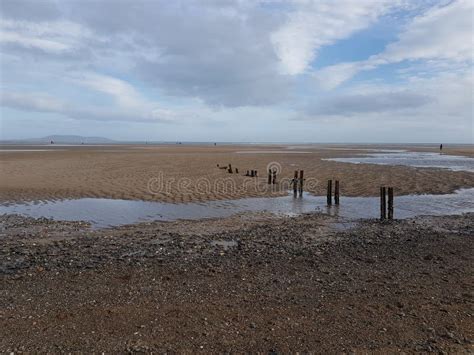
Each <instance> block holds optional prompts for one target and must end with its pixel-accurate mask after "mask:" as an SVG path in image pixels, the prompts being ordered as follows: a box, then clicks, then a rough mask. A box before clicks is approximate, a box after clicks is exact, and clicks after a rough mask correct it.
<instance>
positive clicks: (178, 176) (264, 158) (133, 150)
mask: <svg viewBox="0 0 474 355" xmlns="http://www.w3.org/2000/svg"><path fill="white" fill-rule="evenodd" d="M21 149H24V150H25V151H20V150H21ZM377 149H382V150H383V149H398V150H400V149H407V150H410V151H422V152H433V153H438V152H439V150H438V147H437V146H428V145H419V146H399V145H397V146H375V145H367V146H363V145H358V146H350V145H325V146H324V145H301V146H297V145H292V146H288V145H286V146H282V145H271V146H270V145H254V146H252V145H234V146H232V145H218V146H213V145H199V146H193V145H158V146H153V145H141V146H134V145H104V146H59V145H58V146H29V147H16V146H3V147H2V149H1V150H2V151H1V152H0V201H3V202H7V201H33V200H52V199H66V198H81V197H100V198H114V199H133V200H155V201H165V202H174V203H181V202H191V201H207V200H224V199H236V198H241V197H256V196H272V195H273V196H279V195H282V194H285V193H286V191H287V189H288V188H289V181H290V180H291V179H292V178H293V173H294V170H304V174H305V178H306V179H307V180H306V184H305V191H308V192H310V193H312V194H317V195H324V194H325V193H326V181H327V180H328V179H337V180H340V182H341V194H342V195H346V196H377V194H378V193H379V186H381V185H387V186H393V187H394V188H395V191H396V194H397V195H406V194H425V193H434V194H442V193H449V192H453V191H454V190H456V189H458V188H462V187H474V173H470V172H463V171H457V172H454V171H448V170H444V169H434V168H424V169H420V168H413V167H406V166H383V165H374V164H347V163H340V162H335V161H328V160H324V159H330V158H337V157H351V156H358V155H359V154H364V153H373V152H374V151H377ZM9 150H11V151H9ZM443 153H444V154H453V155H465V156H470V157H473V156H474V147H472V146H460V147H453V148H449V147H445V149H444V150H443ZM217 164H219V165H220V166H221V167H222V166H227V165H228V164H231V165H232V167H233V169H234V173H233V174H229V173H227V171H226V170H225V169H219V168H218V167H217ZM268 167H272V168H277V169H278V175H277V185H275V186H268V185H267V171H268ZM235 168H237V169H238V170H239V173H235ZM247 170H257V171H258V174H259V177H258V178H251V177H246V176H245V173H246V171H247Z"/></svg>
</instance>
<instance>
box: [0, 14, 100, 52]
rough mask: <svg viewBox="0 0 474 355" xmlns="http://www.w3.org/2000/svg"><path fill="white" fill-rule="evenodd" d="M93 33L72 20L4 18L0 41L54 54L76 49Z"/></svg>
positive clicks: (0, 29)
mask: <svg viewBox="0 0 474 355" xmlns="http://www.w3.org/2000/svg"><path fill="white" fill-rule="evenodd" d="M91 37H92V33H91V31H90V30H88V29H87V28H85V27H83V26H81V25H79V24H77V23H74V22H71V21H52V22H39V23H35V22H31V21H16V20H9V19H2V21H1V22H0V42H3V43H11V44H16V45H19V46H22V47H26V48H32V49H39V50H43V51H45V52H50V53H53V54H60V53H64V52H67V51H71V50H75V49H77V48H79V47H80V46H82V45H83V42H84V40H85V39H86V38H91Z"/></svg>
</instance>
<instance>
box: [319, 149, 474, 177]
mask: <svg viewBox="0 0 474 355" xmlns="http://www.w3.org/2000/svg"><path fill="white" fill-rule="evenodd" d="M323 160H332V161H338V162H341V163H353V164H362V163H363V164H381V165H405V166H413V167H417V168H441V169H448V170H452V171H469V172H474V158H469V157H464V156H457V155H446V154H440V153H428V152H393V153H370V154H369V153H364V154H361V155H360V156H357V157H351V158H330V159H323Z"/></svg>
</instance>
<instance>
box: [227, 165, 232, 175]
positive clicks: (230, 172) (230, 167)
mask: <svg viewBox="0 0 474 355" xmlns="http://www.w3.org/2000/svg"><path fill="white" fill-rule="evenodd" d="M227 171H228V172H229V174H232V165H231V164H229V170H227Z"/></svg>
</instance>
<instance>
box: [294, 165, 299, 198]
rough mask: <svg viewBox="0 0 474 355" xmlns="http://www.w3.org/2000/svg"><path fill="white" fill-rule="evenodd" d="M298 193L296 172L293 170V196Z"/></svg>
mask: <svg viewBox="0 0 474 355" xmlns="http://www.w3.org/2000/svg"><path fill="white" fill-rule="evenodd" d="M297 193H298V170H295V175H294V176H293V194H294V195H295V196H296V194H297Z"/></svg>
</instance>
